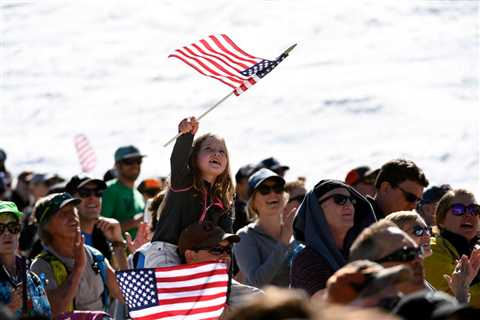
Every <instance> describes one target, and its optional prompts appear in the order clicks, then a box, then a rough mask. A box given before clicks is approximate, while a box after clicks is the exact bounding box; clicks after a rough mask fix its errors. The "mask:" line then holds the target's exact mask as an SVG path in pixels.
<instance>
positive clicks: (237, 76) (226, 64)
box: [168, 34, 294, 96]
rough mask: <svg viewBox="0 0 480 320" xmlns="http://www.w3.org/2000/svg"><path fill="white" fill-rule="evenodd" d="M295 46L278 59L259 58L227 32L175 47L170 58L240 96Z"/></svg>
mask: <svg viewBox="0 0 480 320" xmlns="http://www.w3.org/2000/svg"><path fill="white" fill-rule="evenodd" d="M293 47H294V46H292V47H290V48H289V49H287V50H286V51H285V52H283V53H282V54H281V55H280V56H279V57H278V58H277V59H275V60H267V59H262V58H258V57H255V56H253V55H251V54H248V53H247V52H245V51H244V50H242V49H240V47H239V46H237V45H236V44H235V42H233V41H232V39H230V38H229V37H228V36H227V35H225V34H221V35H211V36H209V37H207V38H205V39H202V40H200V41H198V42H197V43H192V44H190V45H188V46H184V47H182V48H180V49H177V50H175V51H174V52H173V53H172V54H170V55H169V56H168V57H169V58H170V57H172V58H177V59H180V60H181V61H183V62H185V63H186V64H187V65H189V66H190V67H192V68H194V69H195V70H197V71H198V72H200V73H201V74H203V75H205V76H207V77H211V78H214V79H216V80H218V81H220V82H222V83H223V84H226V85H227V86H229V87H231V88H233V89H234V91H233V92H234V93H235V95H236V96H239V95H240V94H241V93H242V92H244V91H245V90H247V89H248V88H249V87H251V86H252V85H254V84H255V83H257V82H258V80H259V79H260V78H263V77H264V76H266V75H267V74H268V73H269V72H270V71H272V70H273V69H274V68H275V67H276V66H277V65H278V64H279V63H280V62H281V61H282V60H283V59H285V58H286V57H287V56H288V53H289V52H290V51H291V50H292V49H293Z"/></svg>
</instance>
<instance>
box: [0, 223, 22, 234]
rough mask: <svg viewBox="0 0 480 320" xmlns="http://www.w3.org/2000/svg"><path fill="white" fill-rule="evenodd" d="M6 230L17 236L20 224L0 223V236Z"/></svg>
mask: <svg viewBox="0 0 480 320" xmlns="http://www.w3.org/2000/svg"><path fill="white" fill-rule="evenodd" d="M5 230H8V232H10V233H11V234H17V233H19V232H20V223H18V222H13V221H12V222H9V223H0V235H1V234H3V233H4V232H5Z"/></svg>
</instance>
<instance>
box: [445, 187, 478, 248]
mask: <svg viewBox="0 0 480 320" xmlns="http://www.w3.org/2000/svg"><path fill="white" fill-rule="evenodd" d="M472 205H477V202H476V201H475V197H473V196H472V195H468V194H458V195H456V196H455V197H454V198H453V200H452V204H451V206H450V209H448V211H447V214H446V215H445V220H444V221H443V223H441V224H440V226H441V227H443V228H444V229H446V230H448V231H450V232H453V233H456V234H458V235H461V236H463V237H464V238H465V239H467V240H471V239H473V238H474V237H475V236H476V234H477V230H478V219H479V216H478V212H477V214H475V213H474V212H472V211H478V210H477V209H475V208H476V207H475V206H472ZM465 209H466V210H465ZM465 211H466V212H465ZM462 213H463V214H462Z"/></svg>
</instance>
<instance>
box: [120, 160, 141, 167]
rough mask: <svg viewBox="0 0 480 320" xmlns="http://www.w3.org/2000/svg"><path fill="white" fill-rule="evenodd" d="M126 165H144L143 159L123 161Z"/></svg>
mask: <svg viewBox="0 0 480 320" xmlns="http://www.w3.org/2000/svg"><path fill="white" fill-rule="evenodd" d="M121 162H122V163H123V164H124V165H127V166H131V165H134V164H138V165H140V164H142V158H131V159H123V160H122V161H121Z"/></svg>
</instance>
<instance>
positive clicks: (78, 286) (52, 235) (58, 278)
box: [31, 192, 127, 318]
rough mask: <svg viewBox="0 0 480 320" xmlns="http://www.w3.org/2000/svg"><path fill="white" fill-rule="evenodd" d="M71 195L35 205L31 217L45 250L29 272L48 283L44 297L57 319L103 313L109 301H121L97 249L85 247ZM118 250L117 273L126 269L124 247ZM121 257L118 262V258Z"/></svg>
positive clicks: (111, 272) (54, 196)
mask: <svg viewBox="0 0 480 320" xmlns="http://www.w3.org/2000/svg"><path fill="white" fill-rule="evenodd" d="M80 203H81V200H80V199H77V198H74V197H73V196H72V195H71V194H70V193H67V192H63V193H54V194H51V195H49V196H47V197H44V198H41V199H40V200H38V201H37V203H36V204H35V208H34V214H35V217H36V220H37V222H38V225H39V235H40V239H41V240H42V243H43V245H44V249H43V251H42V253H40V254H39V255H38V256H37V257H36V258H35V260H34V261H33V263H32V267H31V269H32V271H33V272H35V273H36V274H38V275H39V276H40V278H44V279H46V280H48V281H47V285H46V289H47V296H48V299H49V301H50V303H51V307H52V316H53V318H56V317H57V316H58V315H60V314H61V313H63V312H67V311H73V310H89V311H104V310H107V308H108V307H109V302H110V297H113V298H117V299H122V295H121V292H120V289H119V287H118V284H117V282H116V280H115V271H114V270H113V268H112V267H111V266H110V263H109V262H108V260H106V259H105V257H104V256H103V255H102V254H101V253H100V252H99V251H98V250H96V249H94V248H93V247H90V246H88V245H85V244H84V239H83V237H82V235H81V230H80V219H79V216H78V209H77V206H78V205H79V204H80ZM121 249H122V250H118V251H119V252H123V257H121V255H120V254H119V255H118V262H119V265H120V269H126V268H127V259H126V256H125V245H123V247H122V248H121ZM120 257H121V258H120Z"/></svg>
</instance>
